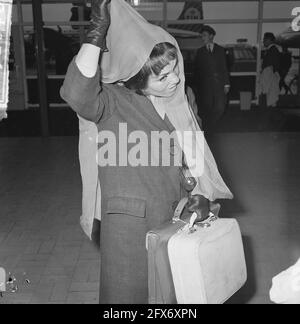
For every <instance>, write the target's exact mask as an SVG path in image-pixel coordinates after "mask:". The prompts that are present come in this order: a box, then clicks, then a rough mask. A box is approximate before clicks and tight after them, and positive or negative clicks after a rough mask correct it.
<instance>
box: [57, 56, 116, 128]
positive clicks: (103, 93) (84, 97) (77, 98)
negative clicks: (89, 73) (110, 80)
mask: <svg viewBox="0 0 300 324" xmlns="http://www.w3.org/2000/svg"><path fill="white" fill-rule="evenodd" d="M60 96H61V97H62V99H64V100H65V101H66V102H67V103H68V104H69V105H70V107H71V108H72V109H73V110H74V111H75V112H76V113H78V115H80V116H81V117H83V118H85V119H87V120H90V121H92V122H95V123H97V122H99V120H100V119H101V118H104V117H105V116H107V115H109V114H110V108H111V107H110V104H111V103H110V101H111V99H110V96H109V93H107V90H106V89H105V88H102V87H101V85H100V70H99V68H98V70H97V73H96V75H95V76H94V77H92V78H88V77H86V76H84V75H83V74H82V73H81V72H80V70H79V69H78V67H77V65H76V63H75V58H74V59H73V60H72V62H71V63H70V65H69V67H68V71H67V74H66V77H65V80H64V82H63V85H62V87H61V88H60Z"/></svg>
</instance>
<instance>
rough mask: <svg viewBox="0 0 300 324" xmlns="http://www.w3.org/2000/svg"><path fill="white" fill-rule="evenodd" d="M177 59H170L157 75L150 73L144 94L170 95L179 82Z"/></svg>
mask: <svg viewBox="0 0 300 324" xmlns="http://www.w3.org/2000/svg"><path fill="white" fill-rule="evenodd" d="M177 63H178V60H173V61H170V63H169V64H168V65H166V66H165V67H164V68H163V69H162V70H161V72H160V74H159V75H155V74H153V73H152V74H151V75H150V76H149V79H148V84H147V87H146V89H144V91H143V92H144V94H145V95H147V96H149V95H150V96H155V97H171V96H172V95H173V94H174V93H175V91H176V89H177V86H178V84H179V82H180V79H179V77H178V74H179V69H178V65H177Z"/></svg>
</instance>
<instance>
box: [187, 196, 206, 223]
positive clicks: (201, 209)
mask: <svg viewBox="0 0 300 324" xmlns="http://www.w3.org/2000/svg"><path fill="white" fill-rule="evenodd" d="M187 208H188V211H189V212H192V213H193V212H195V213H196V214H197V215H198V217H197V218H196V222H202V221H204V220H206V219H207V218H208V217H209V212H210V204H209V200H208V199H206V198H205V197H204V196H201V195H193V196H190V197H189V200H188V203H187Z"/></svg>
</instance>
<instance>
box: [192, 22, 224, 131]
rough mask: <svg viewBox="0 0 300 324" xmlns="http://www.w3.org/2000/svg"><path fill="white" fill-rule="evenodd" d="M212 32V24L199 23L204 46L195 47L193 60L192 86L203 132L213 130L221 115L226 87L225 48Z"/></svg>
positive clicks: (213, 31)
mask: <svg viewBox="0 0 300 324" xmlns="http://www.w3.org/2000/svg"><path fill="white" fill-rule="evenodd" d="M215 35H216V32H215V30H214V29H213V28H212V27H210V26H203V28H202V39H203V44H204V46H203V47H201V48H200V49H198V51H197V54H196V59H195V72H194V85H195V90H196V92H197V99H198V109H199V116H200V117H201V118H202V120H203V129H204V131H206V132H207V133H211V132H213V131H214V130H215V128H216V123H217V122H218V120H219V119H220V118H221V117H222V115H223V113H224V110H225V105H226V96H227V94H228V92H229V90H230V84H229V73H228V69H227V64H226V56H225V51H224V48H223V47H221V46H219V45H218V44H216V43H214V37H215Z"/></svg>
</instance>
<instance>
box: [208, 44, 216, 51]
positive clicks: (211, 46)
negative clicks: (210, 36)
mask: <svg viewBox="0 0 300 324" xmlns="http://www.w3.org/2000/svg"><path fill="white" fill-rule="evenodd" d="M206 47H207V49H208V51H209V52H211V53H212V52H213V50H214V47H215V44H214V43H209V44H207V45H206Z"/></svg>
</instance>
